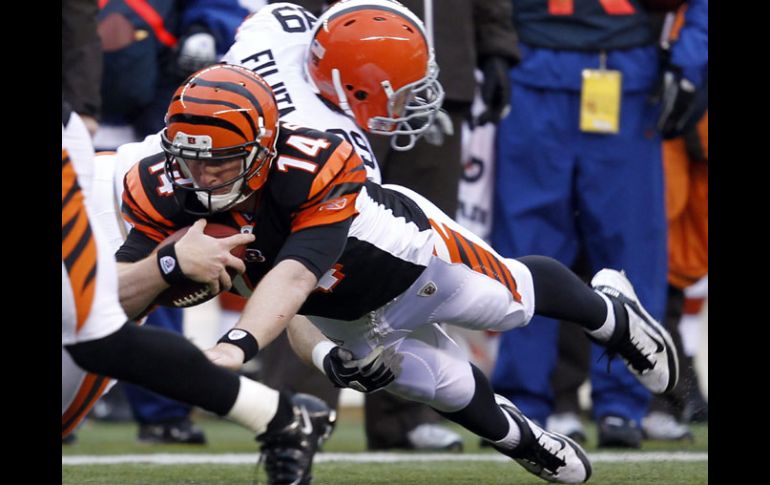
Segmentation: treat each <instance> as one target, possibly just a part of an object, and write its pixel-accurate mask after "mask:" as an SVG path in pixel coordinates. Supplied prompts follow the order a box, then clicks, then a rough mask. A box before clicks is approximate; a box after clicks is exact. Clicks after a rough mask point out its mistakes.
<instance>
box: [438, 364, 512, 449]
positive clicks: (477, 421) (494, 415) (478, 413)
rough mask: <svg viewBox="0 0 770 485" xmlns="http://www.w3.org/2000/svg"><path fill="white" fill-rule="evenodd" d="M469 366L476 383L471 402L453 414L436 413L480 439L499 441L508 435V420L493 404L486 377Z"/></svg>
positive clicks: (492, 394)
mask: <svg viewBox="0 0 770 485" xmlns="http://www.w3.org/2000/svg"><path fill="white" fill-rule="evenodd" d="M470 366H471V370H472V371H473V380H474V381H475V383H476V389H475V391H474V392H473V398H472V399H471V402H470V403H468V405H467V406H465V407H464V408H462V409H461V410H459V411H455V412H453V413H446V412H442V411H438V410H436V411H438V413H439V414H441V415H442V416H444V417H445V418H447V419H448V420H450V421H454V422H455V423H457V424H460V425H462V426H463V427H464V428H465V429H467V430H469V431H472V432H474V433H476V434H477V435H479V436H481V437H482V438H485V439H487V440H490V441H499V440H501V439H503V438H505V435H506V434H508V419H507V418H506V417H505V414H504V413H503V411H502V410H501V409H500V406H498V405H497V403H496V402H495V393H494V391H493V390H492V386H491V385H490V384H489V380H487V377H486V376H485V375H484V373H483V372H481V370H479V368H478V367H476V366H475V365H473V364H470Z"/></svg>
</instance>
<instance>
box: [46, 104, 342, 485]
mask: <svg viewBox="0 0 770 485" xmlns="http://www.w3.org/2000/svg"><path fill="white" fill-rule="evenodd" d="M118 158H119V157H117V156H112V157H111V158H110V157H105V159H103V160H100V162H102V163H103V165H94V151H93V147H92V146H91V143H90V135H89V134H88V132H87V130H86V127H85V125H84V124H83V122H82V121H81V120H80V118H79V116H78V115H77V114H76V113H73V112H72V111H71V110H70V109H69V107H67V106H66V105H64V104H63V109H62V351H61V355H62V392H61V396H62V438H65V437H66V436H67V435H69V434H70V433H71V432H72V431H73V430H74V429H75V428H76V427H77V425H78V424H79V423H80V422H81V421H82V420H83V418H84V417H85V416H86V415H87V414H88V411H89V410H90V409H91V407H92V406H93V404H94V403H95V402H96V400H97V399H98V398H99V397H100V396H101V395H102V394H103V392H105V391H106V389H109V386H110V385H111V384H110V383H111V382H114V381H113V380H112V379H110V377H107V376H111V377H114V378H117V379H121V380H125V381H126V382H131V383H133V384H137V385H141V386H144V387H147V388H148V389H150V390H152V391H154V392H158V393H160V394H163V395H165V396H168V397H170V398H173V399H176V400H180V401H183V402H186V403H189V404H192V405H196V406H200V407H202V408H203V409H206V410H208V411H210V412H213V413H216V414H218V415H220V416H225V417H227V418H229V419H231V420H233V421H235V422H237V423H239V424H241V425H243V426H244V427H246V428H248V429H250V430H251V431H253V432H255V433H256V434H257V440H258V441H260V442H261V443H262V452H263V453H264V454H265V455H266V461H267V462H269V463H270V465H271V467H269V469H268V475H269V477H270V483H283V482H281V481H280V480H281V479H288V480H290V481H291V482H292V483H299V482H300V481H301V482H302V483H306V482H307V483H309V480H310V472H311V466H312V459H313V456H314V454H315V451H316V449H317V446H318V444H319V443H320V442H322V441H323V440H324V439H326V438H327V437H328V436H329V434H330V433H331V430H332V427H333V425H334V421H335V412H334V411H333V410H330V409H329V408H328V406H326V404H325V403H323V402H322V401H321V400H319V399H317V398H315V397H313V396H309V395H304V394H296V395H294V396H290V395H288V394H284V393H280V394H279V393H278V392H277V391H275V390H273V389H270V388H268V387H266V386H264V385H262V384H260V383H258V382H255V381H252V380H250V379H247V378H245V377H242V376H238V375H237V374H235V373H233V372H230V371H228V370H227V369H224V368H222V367H220V366H217V365H214V364H212V363H211V362H210V361H209V360H208V359H207V358H206V357H205V356H204V354H203V353H202V352H201V351H200V350H198V348H197V347H195V346H194V345H192V344H191V343H190V342H188V341H187V340H186V339H185V338H184V337H182V336H180V335H176V334H172V333H170V332H164V331H160V330H158V329H154V328H149V327H139V326H137V325H135V324H133V323H130V322H128V323H127V320H128V318H127V316H126V314H125V312H124V311H123V309H122V308H121V306H120V304H119V302H118V279H117V275H116V271H115V259H114V257H113V253H114V248H115V247H116V246H119V245H120V243H122V240H123V237H122V235H121V229H122V227H121V226H122V224H123V223H122V221H120V220H119V219H117V218H116V213H115V205H114V194H115V190H114V183H115V179H116V177H115V176H114V173H115V172H120V168H119V167H120V166H123V167H124V168H126V165H125V164H122V165H121V164H119V163H118V162H119V161H118ZM120 179H122V177H120ZM97 199H98V200H99V202H100V203H98V204H94V203H93V202H94V201H95V200H97ZM103 226H104V227H106V228H108V230H107V232H104V231H103V230H102V229H103ZM232 238H233V241H232V244H237V243H238V241H240V242H243V240H244V239H245V240H247V241H248V240H250V238H251V236H248V235H240V234H239V235H237V236H233V237H232ZM108 240H109V241H110V243H109V244H108V242H107V241H108ZM110 244H111V245H112V246H113V247H110ZM190 379H194V381H195V383H196V385H190ZM287 448H289V449H292V450H294V451H293V452H292V453H290V454H287V453H286V449H287ZM287 483H288V482H287Z"/></svg>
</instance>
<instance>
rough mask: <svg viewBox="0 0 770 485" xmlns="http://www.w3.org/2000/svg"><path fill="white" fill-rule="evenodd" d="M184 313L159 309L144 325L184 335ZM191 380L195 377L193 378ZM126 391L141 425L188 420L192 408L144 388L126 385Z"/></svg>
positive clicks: (172, 309) (169, 309)
mask: <svg viewBox="0 0 770 485" xmlns="http://www.w3.org/2000/svg"><path fill="white" fill-rule="evenodd" d="M182 323H183V311H182V309H180V308H169V307H158V308H157V309H155V310H154V311H153V312H152V313H150V315H149V316H148V317H147V321H146V322H145V323H144V325H149V326H151V327H157V328H163V329H166V330H169V331H171V332H175V333H179V334H181V333H182ZM190 378H191V379H193V378H194V377H193V376H191V377H190ZM124 390H125V392H126V397H127V398H128V403H129V404H130V405H131V410H132V411H133V413H134V417H135V418H136V420H137V421H139V422H140V423H160V422H164V421H173V420H177V419H182V418H186V417H187V416H189V414H190V410H191V409H192V407H191V406H190V405H188V404H184V403H180V402H178V401H174V400H172V399H168V398H166V397H163V396H161V395H159V394H155V393H154V392H150V391H148V390H146V389H144V388H143V387H139V386H134V385H131V384H125V385H124Z"/></svg>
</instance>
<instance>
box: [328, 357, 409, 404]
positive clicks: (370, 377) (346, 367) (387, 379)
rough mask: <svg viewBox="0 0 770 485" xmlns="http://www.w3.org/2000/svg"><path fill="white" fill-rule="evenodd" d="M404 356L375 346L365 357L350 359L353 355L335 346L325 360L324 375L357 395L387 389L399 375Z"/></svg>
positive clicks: (335, 384) (336, 384)
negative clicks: (356, 392)
mask: <svg viewBox="0 0 770 485" xmlns="http://www.w3.org/2000/svg"><path fill="white" fill-rule="evenodd" d="M403 359H404V356H403V354H399V353H397V352H396V350H395V347H394V346H391V347H388V348H387V349H386V348H384V347H382V346H381V345H380V346H377V347H376V348H375V349H374V350H372V352H370V353H369V355H367V356H366V357H364V358H363V359H359V360H353V354H352V353H351V352H350V351H349V350H347V349H343V348H342V347H334V348H333V349H332V350H331V351H330V352H329V353H328V354H326V357H324V361H323V365H324V372H326V376H327V377H328V378H329V380H330V381H332V383H333V384H334V386H335V387H350V388H352V389H355V390H356V391H360V392H366V393H369V392H373V391H376V390H378V389H380V388H382V387H385V386H387V385H388V384H390V383H391V382H393V380H395V378H396V377H398V376H399V374H400V373H401V361H402V360H403Z"/></svg>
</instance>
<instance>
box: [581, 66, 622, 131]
mask: <svg viewBox="0 0 770 485" xmlns="http://www.w3.org/2000/svg"><path fill="white" fill-rule="evenodd" d="M621 82H622V74H621V73H620V71H613V70H608V69H583V87H582V89H581V91H580V130H581V131H587V132H592V133H617V132H618V130H619V125H620V93H621V88H620V86H621Z"/></svg>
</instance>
